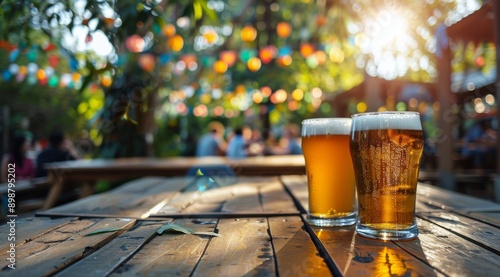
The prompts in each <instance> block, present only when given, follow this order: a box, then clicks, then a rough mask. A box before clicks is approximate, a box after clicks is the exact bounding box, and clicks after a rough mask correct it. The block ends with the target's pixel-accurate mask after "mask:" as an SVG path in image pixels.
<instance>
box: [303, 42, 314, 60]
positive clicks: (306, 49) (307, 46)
mask: <svg viewBox="0 0 500 277" xmlns="http://www.w3.org/2000/svg"><path fill="white" fill-rule="evenodd" d="M312 53H314V45H312V44H311V43H302V44H301V45H300V54H301V55H302V57H304V58H307V57H309V56H310V55H311V54H312Z"/></svg>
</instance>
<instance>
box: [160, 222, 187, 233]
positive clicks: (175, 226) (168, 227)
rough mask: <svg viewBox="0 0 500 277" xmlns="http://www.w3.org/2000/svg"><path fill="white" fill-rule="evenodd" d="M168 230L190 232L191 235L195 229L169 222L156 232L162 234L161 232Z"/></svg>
mask: <svg viewBox="0 0 500 277" xmlns="http://www.w3.org/2000/svg"><path fill="white" fill-rule="evenodd" d="M166 231H175V232H179V233H184V234H189V235H190V234H192V233H193V231H192V230H191V229H188V228H186V227H182V226H181V225H178V224H173V223H167V224H165V225H163V226H161V227H160V229H158V231H156V232H157V233H158V234H160V235H161V234H163V232H166Z"/></svg>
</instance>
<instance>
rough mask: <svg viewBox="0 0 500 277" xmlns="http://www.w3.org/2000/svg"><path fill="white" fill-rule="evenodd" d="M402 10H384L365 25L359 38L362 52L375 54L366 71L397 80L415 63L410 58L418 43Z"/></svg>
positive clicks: (358, 41)
mask: <svg viewBox="0 0 500 277" xmlns="http://www.w3.org/2000/svg"><path fill="white" fill-rule="evenodd" d="M404 14H405V13H404V12H402V11H398V12H395V11H388V10H382V11H380V12H379V13H378V15H377V16H376V17H375V18H372V19H369V20H366V21H365V22H364V28H363V31H362V32H360V33H359V34H358V35H357V43H358V45H359V46H360V47H361V49H362V51H363V52H364V53H367V54H371V55H372V59H371V60H369V61H367V63H366V71H367V73H368V74H370V75H372V76H381V77H383V78H386V79H395V78H397V77H401V76H404V75H405V74H406V73H407V71H408V70H409V68H410V65H411V64H412V62H411V61H410V60H409V59H408V54H409V53H410V52H411V50H413V49H415V48H416V47H417V42H416V41H415V39H414V38H412V37H411V36H410V34H409V28H410V26H409V22H408V21H407V18H406V17H405V16H404Z"/></svg>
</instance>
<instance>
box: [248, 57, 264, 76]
mask: <svg viewBox="0 0 500 277" xmlns="http://www.w3.org/2000/svg"><path fill="white" fill-rule="evenodd" d="M261 66H262V63H261V61H260V59H259V58H257V57H253V58H251V59H250V60H248V62H247V67H248V69H249V70H250V71H252V72H256V71H258V70H259V69H260V67H261Z"/></svg>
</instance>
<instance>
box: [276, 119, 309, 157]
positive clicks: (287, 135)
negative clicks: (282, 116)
mask: <svg viewBox="0 0 500 277" xmlns="http://www.w3.org/2000/svg"><path fill="white" fill-rule="evenodd" d="M300 144H301V141H300V128H299V126H297V124H287V125H285V126H284V127H283V131H282V134H281V139H280V140H279V143H278V145H276V146H273V147H271V149H270V151H271V154H274V155H302V147H300Z"/></svg>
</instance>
